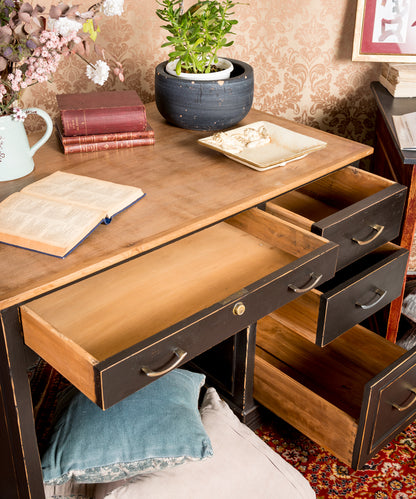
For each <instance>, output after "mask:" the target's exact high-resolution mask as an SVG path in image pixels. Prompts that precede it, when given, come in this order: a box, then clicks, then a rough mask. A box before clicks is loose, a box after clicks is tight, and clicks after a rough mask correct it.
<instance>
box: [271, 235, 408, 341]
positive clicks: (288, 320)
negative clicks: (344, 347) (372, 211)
mask: <svg viewBox="0 0 416 499" xmlns="http://www.w3.org/2000/svg"><path fill="white" fill-rule="evenodd" d="M406 261H407V252H406V251H405V250H403V249H402V248H400V247H399V246H397V245H395V244H393V243H386V244H384V245H383V246H380V247H379V248H377V249H376V250H374V251H372V252H371V253H369V254H368V255H365V256H363V257H362V258H361V259H360V260H357V261H356V262H354V263H352V264H351V265H349V266H348V267H346V268H344V269H341V270H339V271H338V272H337V273H336V274H335V276H334V277H333V278H332V279H330V280H329V281H327V282H325V283H323V284H322V285H321V286H319V287H318V288H316V289H313V290H312V291H310V292H308V293H305V294H303V295H301V296H299V297H298V298H296V299H295V300H292V301H291V302H289V303H287V304H286V305H283V306H282V307H280V308H279V309H277V310H275V311H274V312H273V313H272V314H271V316H272V317H274V318H276V319H278V320H279V321H280V322H281V323H282V324H288V325H289V326H290V327H293V328H294V329H296V331H297V332H298V334H300V335H302V336H303V337H304V338H306V339H307V340H309V341H311V342H312V343H316V344H317V345H320V346H322V345H324V344H326V343H328V342H329V341H332V340H333V338H334V335H335V332H334V331H333V326H334V316H335V318H336V316H337V315H338V318H337V319H336V324H335V326H336V327H337V328H340V327H341V326H344V325H345V323H348V321H347V319H349V318H351V320H352V321H353V322H349V326H348V327H346V328H344V330H345V329H349V328H350V327H352V326H353V325H354V324H356V323H358V322H362V321H363V320H364V319H366V318H367V317H369V316H370V315H372V314H373V313H374V312H375V311H377V310H379V308H380V307H382V306H383V304H386V303H385V302H386V300H387V303H389V302H390V301H391V300H393V299H395V298H397V296H399V294H400V291H401V286H402V282H403V277H404V271H405V268H406ZM376 282H378V283H379V282H384V283H386V284H388V285H387V286H383V290H382V291H383V292H384V291H386V297H387V298H386V300H384V301H380V303H381V305H380V306H378V308H372V307H369V308H368V309H361V308H357V306H356V303H357V302H359V301H367V300H368V301H369V302H370V300H371V298H373V297H377V295H376V294H375V293H374V289H376V288H377V286H376V284H375V283H376ZM361 283H364V289H365V290H366V291H365V294H364V295H363V294H362V287H361V288H360V284H361ZM356 284H357V286H356ZM354 286H356V288H357V289H358V291H356V293H358V294H354V293H355V292H354V289H355V288H354ZM360 289H361V290H360ZM331 307H335V309H332V308H331ZM340 310H343V311H344V313H345V314H346V316H345V317H344V316H343V317H342V320H340V319H339V313H340ZM354 319H356V320H355V321H354ZM331 325H332V330H331V331H329V332H327V331H326V328H327V327H331ZM342 332H343V331H342V330H340V329H339V332H337V333H336V334H342Z"/></svg>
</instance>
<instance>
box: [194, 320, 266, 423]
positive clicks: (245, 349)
mask: <svg viewBox="0 0 416 499" xmlns="http://www.w3.org/2000/svg"><path fill="white" fill-rule="evenodd" d="M255 349H256V324H252V325H251V326H249V327H247V328H246V329H243V330H242V331H240V332H239V333H237V334H235V335H234V336H232V337H231V338H228V339H227V340H225V341H223V342H222V343H220V344H219V345H216V346H215V347H213V348H211V349H210V350H208V351H207V352H205V353H203V354H201V355H199V356H198V357H196V358H195V359H194V360H193V361H191V365H193V366H196V368H197V369H198V370H200V371H202V372H203V373H204V374H205V375H206V377H207V383H208V384H209V385H213V386H215V388H216V389H217V391H218V392H219V393H220V395H221V396H222V397H224V399H225V400H226V401H227V403H228V404H229V406H230V407H231V408H232V409H233V411H234V412H235V413H236V414H237V416H238V417H239V418H240V419H241V421H243V422H244V423H246V424H247V425H248V426H254V425H255V424H256V422H257V418H258V412H257V410H256V409H257V406H256V405H255V404H254V400H253V379H254V355H255Z"/></svg>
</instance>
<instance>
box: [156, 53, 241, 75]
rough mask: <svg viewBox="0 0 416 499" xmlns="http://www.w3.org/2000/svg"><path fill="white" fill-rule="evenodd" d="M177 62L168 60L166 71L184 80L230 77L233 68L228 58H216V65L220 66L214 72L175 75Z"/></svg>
mask: <svg viewBox="0 0 416 499" xmlns="http://www.w3.org/2000/svg"><path fill="white" fill-rule="evenodd" d="M177 63H178V60H175V61H171V62H168V63H167V64H166V72H167V73H169V74H170V75H172V76H176V77H177V78H183V79H184V80H226V79H227V78H229V77H230V74H231V72H232V70H233V69H234V66H233V65H232V63H231V62H230V61H229V60H228V59H221V58H218V62H217V64H216V66H217V68H220V71H215V72H214V73H181V74H180V75H177V74H176V71H175V69H176V65H177Z"/></svg>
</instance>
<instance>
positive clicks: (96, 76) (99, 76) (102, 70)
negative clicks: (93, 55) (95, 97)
mask: <svg viewBox="0 0 416 499" xmlns="http://www.w3.org/2000/svg"><path fill="white" fill-rule="evenodd" d="M109 72H110V68H109V66H108V64H107V63H106V62H104V61H97V62H96V63H95V67H91V66H90V65H88V66H87V70H86V73H87V76H88V78H89V79H90V80H92V81H93V82H94V83H96V84H97V85H104V83H105V82H106V81H107V78H108V74H109Z"/></svg>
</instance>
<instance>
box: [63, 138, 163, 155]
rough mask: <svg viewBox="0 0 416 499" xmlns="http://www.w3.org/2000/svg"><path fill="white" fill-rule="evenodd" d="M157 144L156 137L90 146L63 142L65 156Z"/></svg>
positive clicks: (97, 143)
mask: <svg viewBox="0 0 416 499" xmlns="http://www.w3.org/2000/svg"><path fill="white" fill-rule="evenodd" d="M154 143H155V138H154V137H143V138H141V139H131V140H116V141H111V142H93V143H90V144H64V143H63V142H62V141H61V145H62V148H63V150H64V153H65V154H72V153H76V152H95V151H111V150H114V149H128V148H130V147H139V146H151V145H153V144H154Z"/></svg>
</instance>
